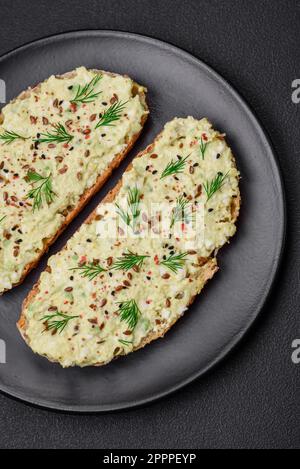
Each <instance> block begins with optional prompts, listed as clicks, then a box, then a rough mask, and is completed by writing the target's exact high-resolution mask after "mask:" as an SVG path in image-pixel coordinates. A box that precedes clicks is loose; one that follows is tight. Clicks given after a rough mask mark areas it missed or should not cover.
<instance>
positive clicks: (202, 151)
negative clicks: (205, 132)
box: [200, 137, 208, 160]
mask: <svg viewBox="0 0 300 469" xmlns="http://www.w3.org/2000/svg"><path fill="white" fill-rule="evenodd" d="M207 145H208V142H206V143H204V140H203V137H201V139H200V153H201V156H202V160H204V155H205V152H206V149H207Z"/></svg>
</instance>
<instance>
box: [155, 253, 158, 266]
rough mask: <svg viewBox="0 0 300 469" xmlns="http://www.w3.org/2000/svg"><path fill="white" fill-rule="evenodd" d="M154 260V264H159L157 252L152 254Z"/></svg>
mask: <svg viewBox="0 0 300 469" xmlns="http://www.w3.org/2000/svg"><path fill="white" fill-rule="evenodd" d="M154 262H155V264H156V265H158V264H159V258H158V255H157V254H156V255H155V256H154Z"/></svg>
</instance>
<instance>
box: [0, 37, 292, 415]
mask: <svg viewBox="0 0 300 469" xmlns="http://www.w3.org/2000/svg"><path fill="white" fill-rule="evenodd" d="M80 65H85V66H86V67H89V68H100V69H104V70H110V71H114V72H118V73H121V74H128V75H129V76H130V77H132V78H134V79H135V80H136V81H137V82H139V83H141V84H143V85H145V86H147V87H148V90H149V98H148V100H149V106H150V111H151V116H150V119H149V121H148V123H147V125H146V127H145V129H144V132H143V134H142V136H141V138H140V140H139V141H138V142H137V145H136V147H135V149H134V151H133V152H132V153H131V156H129V157H128V158H127V161H126V162H125V164H123V165H122V167H121V168H119V170H118V171H116V172H115V174H114V176H113V177H112V179H111V180H110V181H109V183H108V184H106V186H105V188H104V189H103V190H102V191H100V193H99V194H98V195H97V196H96V197H95V198H94V199H93V201H92V202H91V203H90V204H89V206H88V207H87V208H86V209H85V210H84V211H83V212H82V213H81V215H80V216H78V218H77V219H76V220H75V222H74V223H73V224H72V225H71V226H70V227H69V229H68V230H67V231H66V232H65V233H64V235H62V236H61V238H60V239H59V241H58V242H57V243H56V244H55V245H54V246H53V248H52V249H51V251H50V254H53V253H54V252H56V251H57V250H59V249H60V248H61V247H62V246H63V245H64V244H65V242H66V241H67V239H68V238H69V237H70V236H71V234H72V233H73V232H74V231H75V229H76V228H77V227H78V226H79V225H80V224H81V223H82V221H83V220H84V219H85V218H86V216H87V215H88V213H89V212H90V211H91V210H92V208H94V207H95V205H96V204H97V203H99V201H100V200H101V198H102V197H103V195H104V194H105V193H106V192H107V191H108V189H109V188H111V187H113V185H114V184H115V183H116V181H117V180H118V179H119V177H120V176H121V174H122V172H123V170H124V168H125V167H126V166H127V164H128V163H129V161H130V159H131V157H132V156H134V154H135V153H137V151H139V150H141V149H143V148H144V147H145V146H146V145H147V144H149V143H150V142H152V140H153V138H154V137H155V135H156V134H157V133H158V132H159V131H160V130H161V129H162V127H163V125H164V124H165V122H167V121H169V120H170V119H172V118H173V117H175V116H182V117H183V116H187V115H192V116H194V117H197V118H201V117H204V116H206V117H208V118H209V119H210V120H211V121H212V122H213V125H214V126H215V128H217V129H218V130H220V131H222V132H226V133H227V135H228V141H229V144H230V145H231V146H232V148H233V151H234V154H235V156H236V160H237V165H238V168H239V169H240V171H241V175H242V180H241V193H242V202H243V203H242V211H241V216H240V219H239V221H238V231H237V234H236V236H235V237H234V239H233V240H232V243H231V245H230V247H225V248H223V249H222V251H221V252H220V254H219V256H218V262H219V266H220V271H219V273H218V274H217V275H216V277H215V278H214V279H213V280H211V281H210V283H209V285H208V286H207V287H206V288H205V289H204V292H203V293H202V294H201V295H200V296H199V298H198V299H197V300H196V302H195V303H194V304H193V306H192V307H191V308H190V309H189V311H188V312H187V313H186V314H185V317H184V318H182V319H181V320H180V321H179V322H178V323H177V324H176V326H175V327H173V328H172V330H171V331H170V332H168V334H167V335H166V337H165V339H164V340H158V341H156V342H154V343H153V344H151V345H148V346H147V347H146V348H145V349H143V350H140V351H138V352H135V353H133V354H131V355H129V356H127V357H122V358H119V359H118V360H116V361H115V362H113V363H111V364H109V365H107V366H105V367H101V368H85V369H80V368H73V369H65V370H64V369H62V368H61V367H60V366H59V365H56V364H52V363H49V362H48V361H47V360H46V359H43V358H41V357H39V356H36V355H34V354H33V353H32V352H31V350H30V349H29V348H28V347H27V346H26V344H25V343H24V342H23V340H22V339H21V337H20V335H19V333H18V331H17V329H16V326H15V323H16V321H17V318H18V316H19V313H20V311H21V305H22V301H23V300H24V298H25V297H26V295H27V294H28V292H29V291H30V289H31V288H32V285H33V283H34V282H35V281H36V280H37V279H38V277H39V274H40V272H41V270H42V269H44V268H45V264H46V260H47V259H46V258H47V256H45V257H44V259H43V261H42V262H41V264H40V266H39V268H38V269H36V270H35V271H34V272H32V273H31V274H30V275H29V276H28V277H27V279H26V281H25V282H24V284H23V285H22V286H20V287H17V288H15V289H14V290H12V291H11V292H9V293H7V294H5V295H4V296H3V297H1V298H0V314H1V317H0V339H2V340H4V341H5V343H6V355H7V363H6V364H1V365H0V389H1V390H2V391H4V392H6V393H8V394H10V395H11V396H14V397H17V398H20V399H22V400H25V401H27V402H29V403H33V404H36V405H40V406H45V407H48V408H52V409H59V410H65V411H79V412H89V411H91V412H95V411H96V412H99V411H109V410H116V409H124V408H128V407H133V406H137V405H141V404H144V403H148V402H150V401H153V400H154V399H157V398H159V397H162V396H165V395H166V394H168V393H170V392H173V391H175V390H176V389H179V388H180V387H182V386H184V385H186V384H187V383H189V382H191V381H192V380H193V379H195V378H197V377H199V376H200V375H202V374H203V373H204V372H206V371H207V370H208V369H210V368H211V367H212V366H213V365H215V364H216V363H217V362H219V361H220V359H221V358H223V357H224V356H225V355H226V354H227V353H228V352H229V351H230V350H231V349H232V348H233V346H234V345H236V343H237V342H238V341H239V340H240V339H241V337H242V336H243V335H244V334H245V332H246V331H247V330H248V328H249V327H250V326H251V324H252V323H253V321H254V320H255V318H256V317H257V315H258V313H259V312H260V310H261V308H262V306H263V304H264V302H265V299H266V297H267V295H268V292H269V290H270V287H271V284H272V282H273V280H274V276H275V274H276V271H277V267H278V264H279V260H280V255H281V251H282V246H283V240H284V229H285V211H284V197H283V189H282V183H281V179H280V174H279V170H278V166H277V163H276V159H275V157H274V154H273V150H272V148H271V146H270V143H269V141H268V139H267V137H266V135H265V133H264V131H263V130H262V128H261V126H260V124H259V123H258V121H257V120H256V118H255V117H254V116H253V114H252V112H251V111H250V110H249V108H248V107H247V105H246V104H245V102H244V101H243V100H242V99H241V98H240V96H239V95H238V94H237V93H236V92H235V91H234V90H233V89H232V88H231V86H229V85H228V84H227V83H226V82H225V81H224V80H223V79H222V78H221V77H220V76H219V75H218V74H216V73H215V72H214V71H213V70H211V69H210V68H209V67H208V66H207V65H205V64H204V63H202V62H201V61H199V60H197V59H195V58H194V57H192V56H191V55H189V54H188V53H186V52H183V51H182V50H179V49H177V48H176V47H173V46H171V45H169V44H165V43H163V42H160V41H157V40H154V39H150V38H146V37H142V36H137V35H134V34H127V33H120V32H114V31H87V32H75V33H68V34H63V35H59V36H54V37H50V38H47V39H43V40H41V41H38V42H34V43H31V44H28V45H26V46H24V47H21V48H20V49H17V50H15V51H13V52H11V53H9V54H7V55H6V56H4V57H2V59H1V60H0V78H2V79H3V80H5V83H6V87H7V100H10V99H12V98H13V97H14V96H16V95H17V94H18V93H19V92H21V91H22V90H24V89H25V88H27V87H28V86H30V85H34V84H36V83H39V82H40V81H42V80H44V79H45V78H47V77H49V76H50V75H51V74H61V73H64V72H66V71H68V70H72V69H74V68H75V67H78V66H80Z"/></svg>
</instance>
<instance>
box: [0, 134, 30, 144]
mask: <svg viewBox="0 0 300 469" xmlns="http://www.w3.org/2000/svg"><path fill="white" fill-rule="evenodd" d="M17 139H21V140H27V138H26V137H22V135H19V134H17V133H16V132H10V131H9V130H4V133H3V134H0V141H2V142H3V145H9V144H10V143H12V142H14V141H15V140H17Z"/></svg>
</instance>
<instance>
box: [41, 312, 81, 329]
mask: <svg viewBox="0 0 300 469" xmlns="http://www.w3.org/2000/svg"><path fill="white" fill-rule="evenodd" d="M55 318H58V319H55ZM75 318H79V316H68V315H67V314H64V313H60V312H57V313H55V314H47V315H46V316H44V317H43V318H42V319H41V321H44V322H46V323H47V324H46V327H45V329H44V330H43V332H45V331H51V330H54V331H56V332H59V333H60V334H61V333H62V331H63V330H64V329H65V328H66V327H67V325H68V323H69V321H71V319H75Z"/></svg>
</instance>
